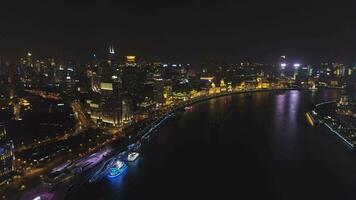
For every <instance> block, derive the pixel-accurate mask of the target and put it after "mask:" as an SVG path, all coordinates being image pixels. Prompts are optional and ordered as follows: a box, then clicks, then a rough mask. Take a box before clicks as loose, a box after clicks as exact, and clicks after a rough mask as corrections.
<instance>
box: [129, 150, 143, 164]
mask: <svg viewBox="0 0 356 200" xmlns="http://www.w3.org/2000/svg"><path fill="white" fill-rule="evenodd" d="M139 155H140V154H139V153H137V152H132V153H130V154H129V155H128V156H127V160H128V161H130V162H133V161H135V160H136V159H137V157H138V156H139Z"/></svg>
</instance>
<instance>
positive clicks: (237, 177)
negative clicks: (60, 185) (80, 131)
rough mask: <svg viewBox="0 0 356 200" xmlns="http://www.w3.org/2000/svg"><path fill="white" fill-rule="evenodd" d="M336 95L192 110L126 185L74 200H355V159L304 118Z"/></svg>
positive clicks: (279, 95) (289, 95)
mask: <svg viewBox="0 0 356 200" xmlns="http://www.w3.org/2000/svg"><path fill="white" fill-rule="evenodd" d="M338 95H339V92H338V91H336V90H324V91H317V92H312V91H286V92H260V93H254V94H252V96H248V95H245V94H240V95H234V96H228V97H221V98H218V99H212V100H209V101H207V102H203V103H200V104H197V105H194V106H193V110H192V111H191V112H185V113H183V114H181V116H180V117H178V118H177V119H174V120H172V121H170V122H167V123H166V124H165V125H164V126H163V127H162V128H161V129H160V130H159V131H158V133H157V137H156V138H155V139H153V140H152V141H151V142H150V143H149V145H147V146H146V147H145V148H144V149H143V153H142V156H141V157H140V159H139V160H137V161H136V162H135V163H133V164H129V168H128V170H127V171H126V172H125V173H124V174H123V175H122V176H121V177H119V178H117V179H112V180H110V179H102V180H101V181H99V182H97V183H94V184H89V183H87V184H84V185H82V186H80V190H79V191H77V192H76V193H75V194H74V195H73V196H72V198H73V199H193V198H196V199H206V198H208V199H356V154H355V153H352V152H350V151H349V150H348V149H347V147H346V146H345V145H344V144H342V142H340V140H338V139H337V138H336V137H334V136H333V135H331V134H330V133H328V132H326V131H322V130H320V129H317V128H314V127H311V126H310V125H309V124H308V122H307V120H306V117H305V112H306V111H309V110H310V109H312V107H313V105H315V104H316V103H320V102H322V101H329V100H336V99H337V97H338ZM216 121H218V122H219V123H220V127H219V128H217V133H215V132H214V129H212V128H211V127H212V125H213V124H214V122H216Z"/></svg>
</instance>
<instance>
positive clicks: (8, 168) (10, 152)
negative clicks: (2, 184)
mask: <svg viewBox="0 0 356 200" xmlns="http://www.w3.org/2000/svg"><path fill="white" fill-rule="evenodd" d="M14 170H15V155H14V143H13V142H12V140H8V139H7V136H6V128H5V124H3V123H0V178H4V177H5V176H6V175H9V174H10V173H11V172H13V171H14Z"/></svg>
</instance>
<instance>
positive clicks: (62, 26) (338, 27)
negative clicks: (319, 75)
mask: <svg viewBox="0 0 356 200" xmlns="http://www.w3.org/2000/svg"><path fill="white" fill-rule="evenodd" d="M10 2H11V3H10ZM0 26H1V28H0V57H4V58H16V57H19V56H21V55H23V54H24V53H25V52H27V51H31V52H33V54H34V55H35V56H54V55H55V56H57V57H60V58H63V59H75V60H80V61H83V60H89V57H90V54H91V53H92V52H94V51H95V52H98V53H100V52H102V51H103V50H105V49H106V48H107V46H108V45H109V44H114V45H115V47H116V48H117V49H118V51H119V53H121V54H122V55H126V54H135V55H138V56H140V57H144V58H152V59H160V60H163V61H183V62H201V61H238V60H240V59H251V60H256V61H262V62H273V61H274V60H275V59H277V58H278V56H279V55H282V54H286V55H288V56H290V57H293V58H295V59H300V60H301V61H304V62H317V61H332V60H335V61H345V62H354V61H356V29H355V28H356V27H355V26H356V3H352V2H350V3H343V2H342V1H340V0H339V1H330V2H329V1H319V0H310V1H288V0H285V1H271V0H260V1H255V0H245V1H239V0H235V1H223V0H217V1H210V0H190V1H184V0H180V1H175V0H174V1H169V0H146V1H132V0H127V1H118V0H117V1H104V0H102V1H91V2H89V1H83V2H81V1H74V0H73V1H55V0H53V1H31V2H30V1H27V3H24V2H16V1H8V2H7V3H5V2H1V4H0Z"/></svg>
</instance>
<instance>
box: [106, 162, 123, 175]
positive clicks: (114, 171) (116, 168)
mask: <svg viewBox="0 0 356 200" xmlns="http://www.w3.org/2000/svg"><path fill="white" fill-rule="evenodd" d="M126 169H127V165H126V164H125V163H124V162H122V161H120V160H118V161H116V163H115V164H114V165H113V166H112V167H110V169H109V174H108V177H110V178H115V177H118V176H120V175H121V174H122V173H123V172H124V171H125V170H126Z"/></svg>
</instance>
